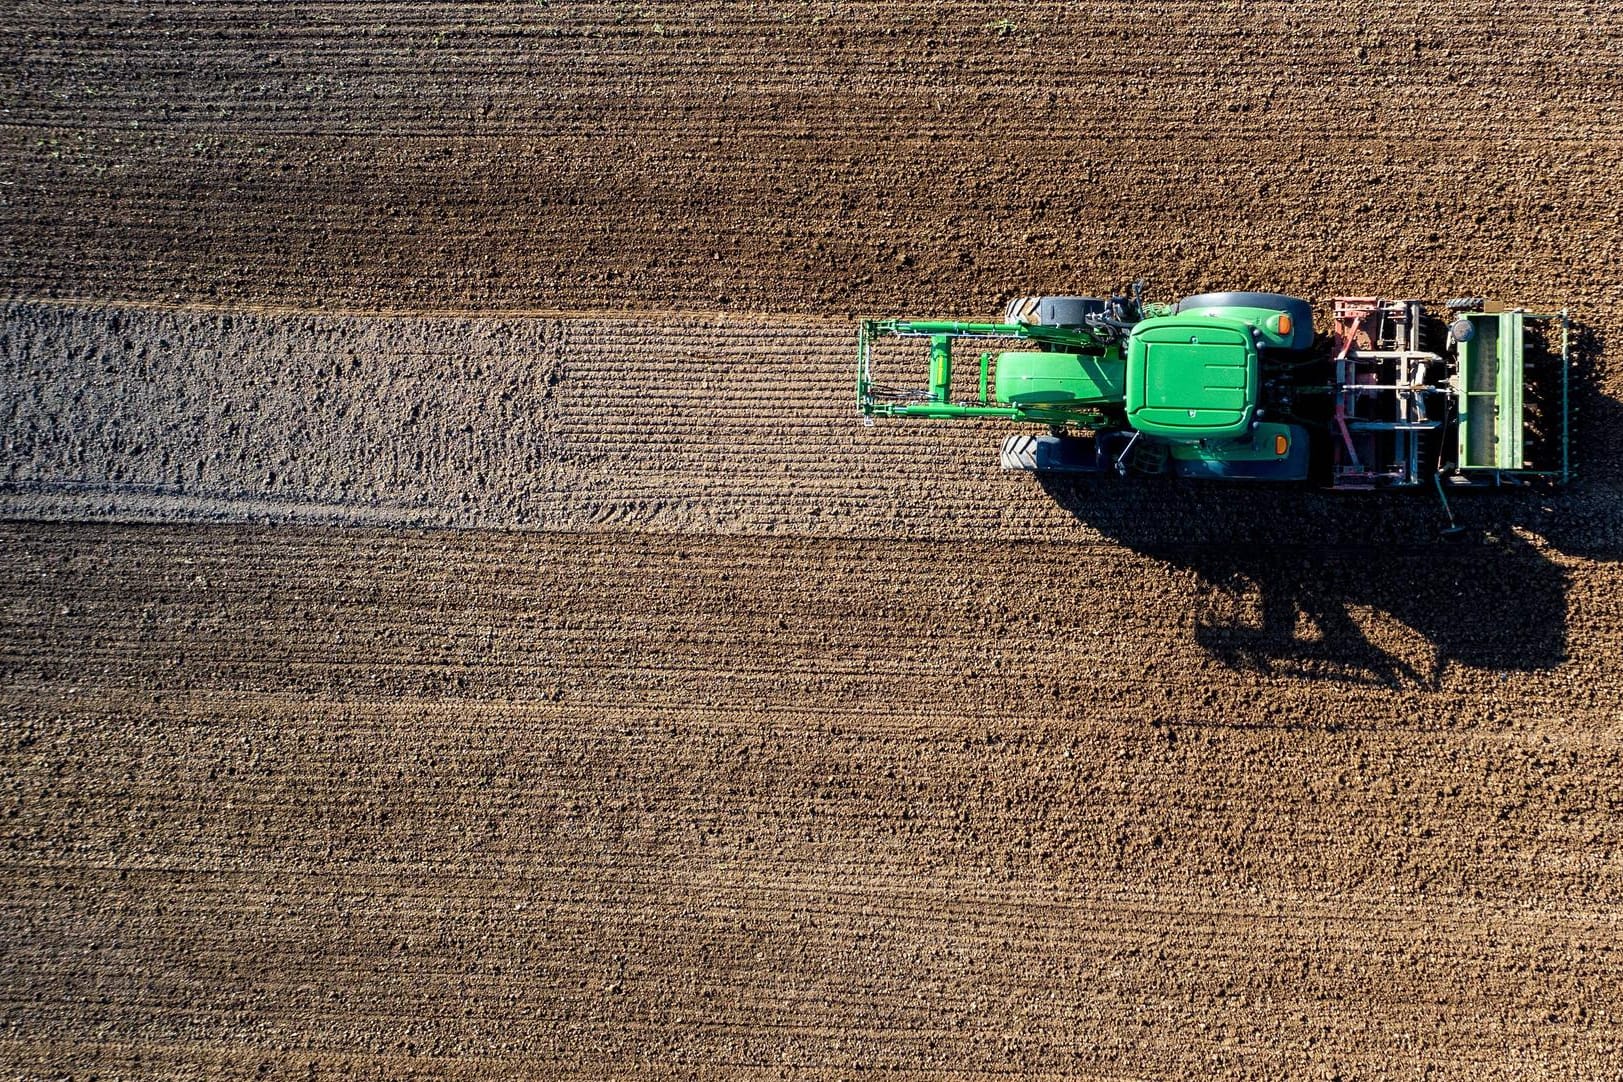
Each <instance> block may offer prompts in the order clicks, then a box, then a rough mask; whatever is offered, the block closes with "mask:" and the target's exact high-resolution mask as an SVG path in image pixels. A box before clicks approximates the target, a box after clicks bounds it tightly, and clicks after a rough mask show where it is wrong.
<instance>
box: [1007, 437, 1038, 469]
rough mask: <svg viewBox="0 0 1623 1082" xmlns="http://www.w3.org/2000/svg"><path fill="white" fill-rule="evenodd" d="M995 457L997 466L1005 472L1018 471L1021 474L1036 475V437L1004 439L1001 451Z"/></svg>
mask: <svg viewBox="0 0 1623 1082" xmlns="http://www.w3.org/2000/svg"><path fill="white" fill-rule="evenodd" d="M997 457H998V465H999V466H1000V467H1002V468H1003V469H1005V470H1018V471H1019V472H1021V473H1036V472H1037V437H1036V436H1008V437H1005V438H1004V440H1003V449H1002V450H1001V451H999V452H998V456H997Z"/></svg>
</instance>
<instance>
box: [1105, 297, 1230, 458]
mask: <svg viewBox="0 0 1623 1082" xmlns="http://www.w3.org/2000/svg"><path fill="white" fill-rule="evenodd" d="M1256 405H1257V347H1256V344H1255V342H1254V341H1253V339H1252V332H1251V328H1250V327H1249V326H1247V325H1246V324H1244V323H1242V322H1240V321H1239V320H1234V319H1222V318H1219V317H1214V316H1198V315H1193V314H1191V315H1173V316H1161V317H1158V318H1154V319H1146V320H1144V321H1143V322H1142V323H1139V324H1138V325H1137V326H1135V327H1134V328H1133V335H1132V338H1131V339H1130V340H1129V342H1128V348H1127V420H1128V423H1129V424H1131V425H1132V426H1133V427H1134V428H1136V429H1138V430H1139V431H1140V432H1143V433H1145V434H1147V435H1151V436H1160V437H1162V438H1163V439H1175V440H1204V439H1224V438H1231V437H1234V436H1240V435H1243V434H1244V433H1245V431H1246V429H1247V428H1248V427H1249V425H1250V424H1251V416H1252V413H1253V412H1254V411H1255V409H1256Z"/></svg>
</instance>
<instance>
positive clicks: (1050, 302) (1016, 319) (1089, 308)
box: [1003, 297, 1105, 328]
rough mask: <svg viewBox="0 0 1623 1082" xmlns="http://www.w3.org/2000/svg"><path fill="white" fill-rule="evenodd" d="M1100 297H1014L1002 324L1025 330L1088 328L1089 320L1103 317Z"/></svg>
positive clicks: (1005, 310)
mask: <svg viewBox="0 0 1623 1082" xmlns="http://www.w3.org/2000/svg"><path fill="white" fill-rule="evenodd" d="M1104 312H1105V301H1104V300H1103V298H1100V297H1016V298H1015V299H1014V300H1012V301H1010V302H1009V303H1008V306H1007V307H1005V308H1004V309H1003V322H1005V323H1023V324H1025V325H1026V326H1028V327H1071V328H1079V327H1086V326H1088V317H1089V316H1099V315H1103V314H1104Z"/></svg>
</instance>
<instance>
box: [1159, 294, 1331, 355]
mask: <svg viewBox="0 0 1623 1082" xmlns="http://www.w3.org/2000/svg"><path fill="white" fill-rule="evenodd" d="M1201 308H1265V309H1267V310H1268V311H1270V312H1284V313H1286V314H1287V315H1289V316H1290V317H1291V322H1292V323H1293V324H1295V326H1296V331H1295V334H1294V338H1293V341H1292V343H1291V348H1293V349H1308V348H1310V347H1311V346H1312V345H1313V306H1312V305H1311V304H1309V303H1308V302H1307V301H1304V300H1303V299H1302V298H1300V297H1291V296H1288V295H1286V294H1284V293H1198V294H1196V295H1195V296H1193V297H1185V298H1184V299H1183V300H1181V301H1179V302H1178V307H1177V308H1175V309H1174V311H1177V312H1188V311H1192V310H1197V309H1201Z"/></svg>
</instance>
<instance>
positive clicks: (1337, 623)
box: [1040, 333, 1623, 688]
mask: <svg viewBox="0 0 1623 1082" xmlns="http://www.w3.org/2000/svg"><path fill="white" fill-rule="evenodd" d="M1577 345H1578V348H1577V349H1576V350H1575V353H1574V355H1575V366H1574V367H1575V369H1576V372H1577V375H1578V377H1579V378H1578V379H1577V381H1576V383H1575V385H1574V388H1573V404H1574V418H1575V422H1577V423H1576V424H1575V429H1574V433H1573V437H1572V445H1573V446H1574V447H1575V448H1582V449H1584V450H1585V452H1586V454H1585V457H1584V459H1583V460H1582V461H1581V462H1580V463H1579V464H1580V467H1581V469H1582V472H1581V474H1580V478H1581V479H1580V480H1578V481H1576V482H1575V483H1574V484H1572V485H1571V486H1568V487H1567V488H1565V489H1532V488H1527V489H1508V488H1507V489H1498V490H1485V491H1475V492H1470V493H1462V494H1451V502H1452V504H1453V507H1454V512H1455V515H1456V517H1457V518H1458V520H1459V522H1460V525H1461V526H1462V527H1464V528H1465V530H1464V534H1463V536H1460V537H1458V538H1445V536H1444V533H1443V527H1445V526H1446V525H1447V523H1446V520H1445V518H1444V514H1443V511H1442V508H1441V505H1440V504H1439V502H1438V500H1437V497H1436V494H1435V492H1434V491H1433V490H1432V489H1430V488H1426V489H1423V490H1416V491H1409V492H1390V493H1370V494H1333V493H1329V492H1323V491H1315V490H1310V489H1296V488H1288V487H1283V486H1268V487H1252V488H1242V487H1237V486H1232V485H1230V486H1225V485H1222V484H1220V483H1217V484H1214V483H1211V482H1206V483H1201V482H1194V481H1178V480H1161V479H1148V480H1144V481H1141V482H1134V481H1126V482H1124V481H1120V480H1117V479H1115V478H1097V479H1095V478H1067V477H1065V476H1062V475H1055V476H1050V477H1041V478H1040V480H1041V482H1042V486H1043V489H1044V490H1045V492H1046V493H1047V494H1048V495H1049V497H1050V498H1052V499H1053V500H1054V501H1055V502H1056V503H1057V504H1059V506H1061V507H1062V508H1064V509H1065V510H1066V511H1068V512H1069V513H1070V514H1072V515H1073V516H1075V517H1076V518H1077V519H1078V520H1080V521H1081V522H1083V523H1085V524H1086V525H1088V526H1089V527H1091V528H1092V529H1094V530H1097V531H1099V532H1101V533H1103V534H1104V535H1105V536H1106V537H1108V538H1111V539H1112V540H1114V541H1116V542H1119V543H1120V544H1122V545H1125V546H1126V547H1128V548H1130V549H1132V550H1134V551H1135V552H1138V553H1141V554H1143V555H1145V556H1148V557H1151V558H1153V559H1156V560H1159V561H1163V562H1165V563H1167V564H1170V565H1172V566H1174V567H1176V568H1182V569H1184V570H1187V571H1190V572H1193V573H1194V575H1195V576H1197V578H1198V580H1199V584H1200V585H1199V588H1198V589H1197V596H1196V598H1195V600H1194V603H1193V611H1192V612H1190V613H1188V614H1186V615H1187V618H1188V619H1189V620H1190V622H1191V624H1192V627H1193V636H1194V640H1195V642H1196V643H1197V644H1198V645H1199V646H1200V647H1201V649H1202V650H1203V651H1205V653H1206V654H1207V655H1208V656H1209V657H1211V658H1213V659H1215V660H1217V661H1218V662H1220V663H1221V664H1223V665H1224V666H1226V667H1229V668H1232V669H1236V670H1246V671H1253V672H1259V673H1263V674H1268V675H1276V676H1295V677H1299V678H1305V679H1311V680H1331V681H1336V682H1342V683H1357V684H1369V685H1373V686H1381V687H1388V688H1400V687H1435V686H1437V684H1438V682H1439V681H1440V679H1441V677H1442V675H1443V674H1444V672H1445V671H1446V670H1447V669H1448V668H1449V666H1451V665H1458V666H1469V667H1471V668H1474V669H1482V670H1492V671H1497V672H1501V673H1509V672H1530V671H1538V670H1547V669H1552V668H1555V667H1557V666H1559V665H1560V664H1561V663H1562V662H1563V661H1564V660H1565V659H1566V656H1567V591H1568V586H1569V575H1568V572H1567V570H1566V569H1565V568H1564V567H1563V566H1562V565H1561V564H1559V563H1557V562H1556V561H1555V560H1554V559H1553V558H1552V557H1553V555H1554V554H1555V553H1557V552H1559V553H1562V554H1566V555H1573V556H1583V557H1587V558H1590V559H1599V560H1616V559H1619V558H1620V556H1623V553H1620V552H1619V547H1618V545H1617V543H1616V539H1617V537H1618V536H1619V522H1620V520H1623V509H1620V508H1616V507H1615V506H1614V503H1613V501H1612V499H1611V498H1610V492H1611V491H1615V488H1614V487H1613V486H1615V485H1616V484H1617V483H1618V481H1619V476H1618V474H1619V468H1618V467H1619V460H1618V459H1619V456H1618V454H1617V448H1616V447H1613V446H1610V445H1609V444H1606V443H1601V442H1599V440H1595V441H1590V442H1586V440H1588V439H1589V437H1590V436H1592V435H1593V436H1599V435H1600V434H1601V433H1606V434H1608V435H1609V436H1611V434H1615V433H1616V432H1617V431H1618V426H1619V424H1620V423H1623V409H1620V408H1619V404H1618V403H1617V402H1615V401H1613V400H1611V399H1609V398H1606V397H1605V396H1603V395H1601V394H1600V393H1599V392H1598V390H1597V385H1596V381H1595V379H1594V372H1595V360H1596V358H1598V356H1599V355H1600V348H1599V347H1600V343H1599V340H1598V338H1596V336H1595V335H1593V334H1592V333H1580V337H1579V341H1578V343H1577ZM1611 438H1612V439H1613V440H1614V441H1615V436H1611ZM1169 615H1170V614H1169Z"/></svg>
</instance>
